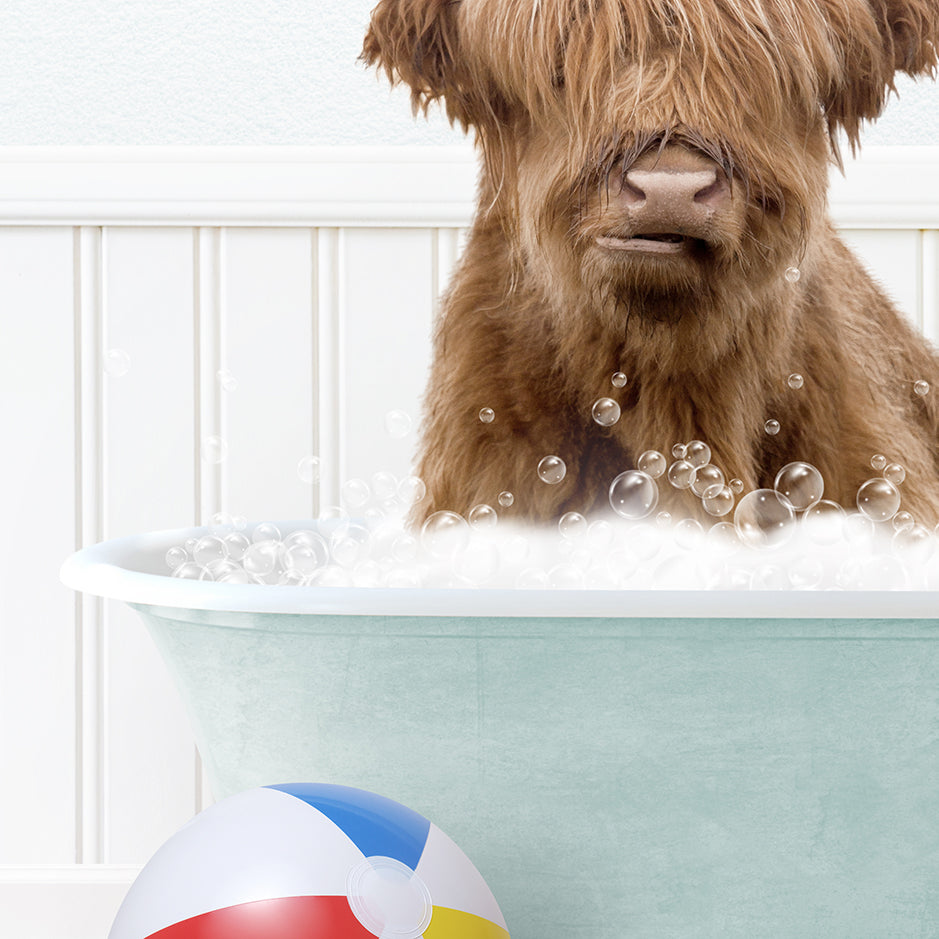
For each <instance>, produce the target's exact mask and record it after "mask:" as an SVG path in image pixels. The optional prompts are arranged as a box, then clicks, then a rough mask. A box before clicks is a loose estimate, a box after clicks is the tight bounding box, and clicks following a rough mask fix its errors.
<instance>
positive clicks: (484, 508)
mask: <svg viewBox="0 0 939 939" xmlns="http://www.w3.org/2000/svg"><path fill="white" fill-rule="evenodd" d="M467 519H468V520H469V523H470V525H471V526H472V527H473V528H478V529H483V528H493V527H494V526H495V525H496V524H497V523H498V521H499V513H498V512H496V510H495V509H494V508H493V507H492V506H491V505H486V503H484V502H482V503H480V504H479V505H474V506H473V507H472V508H471V509H470V510H469V515H467Z"/></svg>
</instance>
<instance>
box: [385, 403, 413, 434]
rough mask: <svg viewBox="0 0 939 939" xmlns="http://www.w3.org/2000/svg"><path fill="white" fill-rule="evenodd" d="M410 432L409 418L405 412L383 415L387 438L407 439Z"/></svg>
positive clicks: (389, 412)
mask: <svg viewBox="0 0 939 939" xmlns="http://www.w3.org/2000/svg"><path fill="white" fill-rule="evenodd" d="M410 430H411V416H410V414H408V413H407V412H406V411H398V410H394V411H388V413H387V414H385V433H387V434H388V436H389V437H395V438H398V439H400V438H402V437H407V435H408V433H410Z"/></svg>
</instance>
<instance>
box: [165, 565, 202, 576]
mask: <svg viewBox="0 0 939 939" xmlns="http://www.w3.org/2000/svg"><path fill="white" fill-rule="evenodd" d="M170 576H171V577H178V578H180V580H202V579H203V577H202V568H201V567H199V565H198V564H196V562H195V561H186V562H185V563H184V564H180V565H179V567H177V568H175V569H174V571H173V573H172V574H171V575H170Z"/></svg>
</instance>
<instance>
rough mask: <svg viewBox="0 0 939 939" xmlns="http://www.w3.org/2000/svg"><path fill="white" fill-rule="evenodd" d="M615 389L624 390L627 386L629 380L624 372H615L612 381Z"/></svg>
mask: <svg viewBox="0 0 939 939" xmlns="http://www.w3.org/2000/svg"><path fill="white" fill-rule="evenodd" d="M611 381H612V383H613V387H614V388H623V387H624V386H625V385H626V382H627V381H628V379H627V378H626V375H625V373H623V372H614V373H613V378H612V379H611Z"/></svg>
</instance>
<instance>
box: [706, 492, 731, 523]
mask: <svg viewBox="0 0 939 939" xmlns="http://www.w3.org/2000/svg"><path fill="white" fill-rule="evenodd" d="M701 504H702V505H703V506H704V511H705V512H707V513H708V515H713V516H714V517H715V518H720V517H722V516H724V515H727V513H728V512H730V511H731V509H733V507H734V494H733V492H732V491H731V489H730V487H729V486H724V485H721V484H719V483H717V484H715V485H713V486H709V487H708V488H707V489H706V490H705V491H704V495H703V496H702V497H701Z"/></svg>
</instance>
